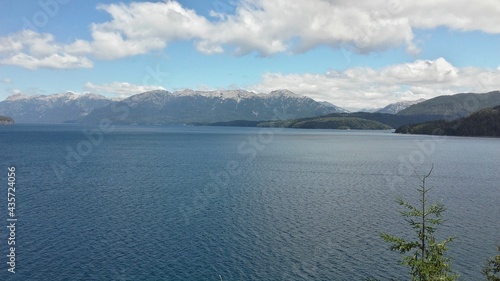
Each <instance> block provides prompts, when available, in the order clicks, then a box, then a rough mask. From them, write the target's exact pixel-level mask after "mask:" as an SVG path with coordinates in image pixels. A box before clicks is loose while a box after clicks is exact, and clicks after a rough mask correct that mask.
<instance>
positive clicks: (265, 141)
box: [0, 125, 500, 281]
mask: <svg viewBox="0 0 500 281" xmlns="http://www.w3.org/2000/svg"><path fill="white" fill-rule="evenodd" d="M82 130H83V128H82V127H77V126H73V125H65V126H62V125H61V126H48V125H44V126H31V125H14V126H4V127H0V183H1V186H2V192H1V194H0V218H3V221H4V223H3V224H5V225H7V222H6V219H7V198H6V192H7V191H6V186H7V185H6V183H7V179H6V173H7V167H8V166H10V165H14V166H15V167H16V169H17V175H16V180H17V190H16V203H17V206H16V207H17V209H16V215H17V217H18V220H19V221H18V222H17V228H16V231H17V232H16V242H17V244H16V254H17V260H16V272H17V273H16V274H11V273H9V272H7V268H8V267H7V264H6V262H7V257H6V255H7V254H8V245H7V238H8V235H9V233H8V230H7V229H6V228H5V227H4V228H3V229H4V230H2V231H1V232H0V253H1V255H0V257H2V258H0V264H1V267H0V268H1V271H0V280H220V277H219V276H222V278H223V280H224V281H226V280H228V281H229V280H363V279H365V278H367V277H374V278H379V279H380V280H390V279H391V278H393V279H397V280H407V279H408V278H407V271H406V269H405V268H402V267H400V266H399V265H398V261H399V256H398V255H397V254H394V253H392V252H390V251H389V249H388V245H387V244H384V243H383V242H382V241H381V239H380V238H379V237H378V232H379V231H385V232H390V233H393V234H400V235H406V234H411V231H409V230H408V229H407V228H406V227H405V225H404V221H403V220H402V218H401V217H400V215H399V213H398V210H399V209H398V206H397V204H396V203H395V202H394V199H395V198H396V197H397V196H403V197H405V198H409V199H410V200H413V199H416V195H417V193H416V191H415V190H414V189H415V188H416V187H418V185H419V180H418V178H417V176H415V174H414V170H416V171H417V172H418V173H419V174H424V173H426V172H428V170H429V169H430V167H431V166H432V164H434V171H433V173H432V176H431V177H430V178H429V179H428V186H429V187H434V189H433V191H432V192H431V193H430V200H431V201H442V202H443V203H444V204H445V205H446V207H447V208H448V210H447V212H446V213H445V214H444V216H445V218H446V219H447V222H446V224H445V225H444V226H443V227H441V228H440V230H441V231H440V232H439V233H438V236H439V237H441V238H442V237H445V236H449V235H456V236H457V239H456V241H454V242H453V243H452V244H450V255H452V256H453V268H454V269H455V270H456V271H459V272H460V273H461V274H462V279H463V280H480V279H481V278H482V276H481V274H480V270H481V267H482V265H483V264H484V261H485V259H486V258H488V257H491V256H493V255H494V254H495V250H496V245H498V244H500V234H499V233H500V223H499V219H498V218H499V217H500V207H499V206H500V204H499V202H500V186H499V183H500V173H499V172H500V168H499V167H500V165H499V164H500V140H499V139H488V138H457V137H449V138H444V137H440V138H435V137H429V136H407V135H396V134H392V133H391V132H388V131H376V132H369V131H320V130H292V129H275V130H273V129H258V128H204V127H127V126H123V127H116V128H115V130H114V131H113V132H106V133H102V137H101V136H100V135H99V134H96V128H86V129H85V130H86V131H85V132H90V133H87V135H90V141H89V138H88V137H87V136H86V134H85V133H83V132H82ZM92 130H94V131H92Z"/></svg>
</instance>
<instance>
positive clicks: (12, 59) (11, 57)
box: [0, 30, 93, 69]
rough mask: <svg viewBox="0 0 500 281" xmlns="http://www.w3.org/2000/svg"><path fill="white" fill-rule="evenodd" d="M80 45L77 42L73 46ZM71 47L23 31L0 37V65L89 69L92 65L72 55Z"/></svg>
mask: <svg viewBox="0 0 500 281" xmlns="http://www.w3.org/2000/svg"><path fill="white" fill-rule="evenodd" d="M77 43H78V44H80V42H79V41H77V42H76V43H75V44H77ZM68 48H69V49H71V48H75V47H74V46H72V45H69V46H65V45H61V44H57V43H55V42H54V36H53V35H51V34H41V33H37V32H34V31H30V30H24V31H21V32H18V33H15V34H12V35H9V36H6V37H0V65H1V64H4V65H16V66H20V67H24V68H27V69H38V68H54V69H66V68H90V67H92V66H93V63H92V62H91V61H90V60H89V59H88V58H86V57H84V56H78V55H73V54H72V52H71V50H69V51H68V50H65V49H68Z"/></svg>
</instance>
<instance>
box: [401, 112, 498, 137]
mask: <svg viewBox="0 0 500 281" xmlns="http://www.w3.org/2000/svg"><path fill="white" fill-rule="evenodd" d="M396 133H401V134H424V135H447V136H471V137H500V106H496V107H493V108H486V109H481V110H479V111H476V112H474V113H472V114H471V115H469V116H467V117H462V118H459V119H455V120H451V121H446V120H438V121H430V122H425V123H420V124H413V125H405V126H401V127H399V128H398V129H397V130H396Z"/></svg>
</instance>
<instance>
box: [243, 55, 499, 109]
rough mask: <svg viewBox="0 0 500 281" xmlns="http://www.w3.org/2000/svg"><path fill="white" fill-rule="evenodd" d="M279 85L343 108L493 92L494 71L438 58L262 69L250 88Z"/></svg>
mask: <svg viewBox="0 0 500 281" xmlns="http://www.w3.org/2000/svg"><path fill="white" fill-rule="evenodd" d="M279 88H286V89H289V90H291V91H293V92H295V93H300V94H304V95H307V96H309V97H311V98H313V99H316V100H324V101H329V102H331V103H333V104H335V105H338V106H341V107H345V108H349V109H360V108H374V107H383V106H385V105H387V104H389V103H393V102H397V101H403V100H417V99H420V98H425V99H429V98H433V97H436V96H440V95H451V94H455V93H460V92H487V91H492V90H498V89H500V70H499V69H481V68H475V67H465V68H457V67H455V66H453V65H452V64H450V63H449V62H448V61H446V60H445V59H443V58H438V59H436V60H417V61H415V62H412V63H404V64H397V65H391V66H387V67H385V68H382V69H372V68H368V67H356V68H349V69H346V70H344V71H335V70H332V71H330V72H327V73H325V74H312V73H307V74H289V75H282V74H273V73H268V74H266V75H264V77H263V78H262V81H261V82H260V83H259V84H257V85H255V86H253V87H252V90H254V91H256V92H263V93H267V92H269V91H272V90H275V89H279Z"/></svg>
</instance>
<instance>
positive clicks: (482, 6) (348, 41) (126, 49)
mask: <svg viewBox="0 0 500 281" xmlns="http://www.w3.org/2000/svg"><path fill="white" fill-rule="evenodd" d="M99 9H102V10H104V11H106V12H108V13H109V14H110V15H111V17H112V20H111V21H108V22H104V23H99V24H93V25H92V37H93V42H91V45H92V46H93V51H94V53H95V54H96V55H97V56H98V57H101V58H105V59H115V58H120V57H124V56H130V55H137V54H144V53H147V52H150V51H152V50H159V49H162V48H164V47H165V46H166V45H167V44H168V43H169V42H172V41H175V40H193V41H194V45H195V47H196V48H197V50H198V51H200V52H202V53H206V54H213V53H222V52H225V51H230V52H232V53H233V54H236V55H245V54H248V53H250V52H257V53H258V54H260V55H262V56H269V55H273V54H276V53H280V52H304V51H307V50H309V49H312V48H315V47H317V46H320V45H326V46H331V47H333V48H338V47H339V46H348V47H349V48H350V49H351V50H354V51H355V52H358V53H367V52H372V51H378V50H385V49H388V48H394V47H399V46H405V47H406V49H407V51H408V52H409V53H412V54H415V53H418V52H419V51H420V50H419V48H418V46H416V44H415V43H414V42H413V41H414V34H413V29H414V28H435V27H438V26H446V27H448V28H450V29H456V30H464V31H470V30H479V31H483V32H488V33H500V20H499V18H498V14H499V13H500V2H495V1H489V0H480V1H475V2H470V1H465V0H458V1H456V0H454V1H451V0H444V1H410V0H401V1H395V0H373V1H368V0H362V1H356V3H355V4H353V3H352V1H348V0H335V1H334V0H296V1H287V0H275V1H266V0H241V1H239V2H237V4H235V6H234V9H222V8H221V7H217V5H214V10H213V11H211V12H210V13H209V14H210V15H211V16H212V17H211V18H205V17H203V16H200V15H198V14H197V13H196V12H195V11H193V10H190V9H186V8H185V7H183V6H182V5H180V4H179V3H178V2H176V1H166V2H155V3H150V2H141V3H131V4H123V3H120V4H108V5H100V6H99ZM229 10H231V13H229ZM117 45H119V46H121V48H119V49H117V48H116V46H117Z"/></svg>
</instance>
